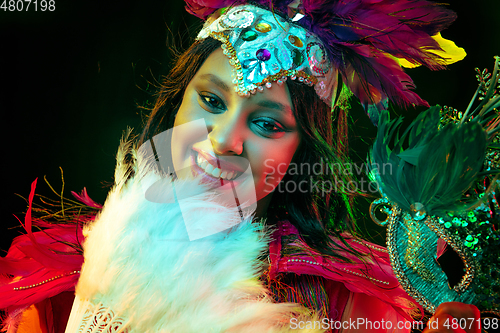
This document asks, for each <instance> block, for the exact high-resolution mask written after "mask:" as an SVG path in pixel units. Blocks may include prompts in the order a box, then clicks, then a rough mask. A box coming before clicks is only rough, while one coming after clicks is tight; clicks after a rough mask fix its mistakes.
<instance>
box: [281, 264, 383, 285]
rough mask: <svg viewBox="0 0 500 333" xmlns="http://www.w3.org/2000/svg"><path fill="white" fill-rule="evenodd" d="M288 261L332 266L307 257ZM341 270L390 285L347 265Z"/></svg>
mask: <svg viewBox="0 0 500 333" xmlns="http://www.w3.org/2000/svg"><path fill="white" fill-rule="evenodd" d="M287 262H302V263H307V264H311V265H317V266H331V265H329V264H321V263H318V262H316V261H312V260H305V259H288V260H287ZM341 270H343V271H345V272H347V273H350V274H353V275H357V276H360V277H364V278H367V279H369V280H371V281H375V282H380V283H383V284H385V285H389V282H387V281H382V280H379V279H375V278H373V277H371V276H367V275H365V274H361V273H357V272H354V271H351V270H349V269H347V268H345V267H343V268H341Z"/></svg>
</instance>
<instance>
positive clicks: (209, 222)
mask: <svg viewBox="0 0 500 333" xmlns="http://www.w3.org/2000/svg"><path fill="white" fill-rule="evenodd" d="M129 148H130V146H129V145H128V144H127V143H123V144H122V147H121V148H120V151H121V152H120V156H121V158H123V156H125V154H124V152H125V151H127V150H129ZM144 151H146V150H144ZM136 156H137V160H136V161H134V164H135V166H134V165H133V166H131V168H136V170H137V172H136V173H135V175H134V176H132V177H131V178H129V179H128V181H127V182H125V183H124V182H123V181H122V179H117V184H116V186H115V188H114V189H113V190H112V191H111V192H110V194H109V196H108V198H107V200H106V203H105V204H104V207H103V209H102V211H101V213H100V215H99V216H98V218H97V219H96V222H95V223H94V224H93V225H92V226H91V227H90V229H89V231H88V233H89V236H88V238H87V239H86V242H85V244H84V256H85V263H84V266H83V269H82V273H81V278H80V280H79V282H78V286H77V289H76V294H77V297H78V298H79V299H80V300H83V303H81V304H87V305H89V304H93V305H94V306H95V308H96V309H97V308H100V307H103V308H105V309H107V310H105V311H107V313H111V311H112V312H113V313H114V314H116V315H117V316H119V317H120V318H123V320H122V321H121V323H122V325H125V326H124V327H123V329H127V330H128V332H181V331H182V332H202V331H204V332H206V331H216V332H288V331H290V328H289V325H290V324H289V323H290V322H289V320H290V318H291V317H292V316H294V317H297V316H304V314H305V313H306V311H305V310H304V309H301V308H299V307H298V306H297V305H295V304H290V303H285V304H274V303H272V301H271V299H270V298H269V297H268V295H267V291H266V289H265V288H264V287H263V286H262V285H261V283H260V282H259V281H258V279H257V277H258V276H259V275H260V273H261V271H260V270H261V267H260V264H259V261H258V259H257V258H258V257H259V256H260V255H261V254H262V252H263V251H264V250H265V249H266V248H267V243H268V241H269V239H268V237H267V236H265V235H264V234H263V233H262V231H261V227H260V226H259V225H257V224H254V223H251V216H246V218H245V221H244V222H242V223H240V224H239V225H237V226H235V227H233V228H231V229H230V230H227V231H226V232H221V233H217V234H214V235H211V236H209V237H205V238H203V239H198V240H195V241H190V240H189V237H188V234H187V231H186V227H185V225H184V222H183V216H186V214H188V215H190V216H191V217H192V219H193V220H198V221H200V225H203V226H205V227H212V226H213V225H220V224H227V225H234V224H235V223H234V222H235V221H241V217H240V216H239V214H238V213H237V212H235V211H234V210H231V209H229V208H227V207H225V206H223V205H221V204H219V203H218V202H217V197H216V196H213V195H209V194H206V195H199V196H197V197H191V198H187V199H184V201H185V202H184V203H183V205H182V210H181V208H180V206H179V204H178V203H177V202H175V200H165V201H168V202H166V203H155V202H151V201H148V200H147V199H146V197H145V190H147V189H148V188H149V186H151V185H152V184H154V183H156V182H157V181H158V180H160V179H161V176H160V175H159V173H158V172H156V168H155V162H154V161H152V162H148V161H146V160H147V157H146V156H143V155H141V154H137V155H136ZM138 166H140V168H139V167H138ZM118 167H120V168H122V169H123V170H125V169H124V165H120V161H118ZM120 174H126V173H124V172H122V171H120ZM164 184H172V186H170V187H168V186H166V187H165V189H164V191H165V193H162V198H166V197H169V198H174V197H175V195H174V194H173V192H172V191H174V190H175V192H176V193H180V192H182V191H184V190H186V191H188V190H189V191H191V188H192V187H197V186H201V185H199V184H198V183H197V181H194V182H193V181H175V182H165V183H164ZM174 188H175V189H174ZM87 301H88V302H89V303H85V302H87ZM77 305H78V304H77ZM77 305H75V307H74V309H75V313H76V312H78V311H77ZM83 313H84V311H83V312H82V315H83ZM96 313H97V312H96ZM74 317H75V318H72V319H70V321H71V322H70V324H69V325H76V326H74V327H80V326H79V325H80V324H82V325H85V324H88V323H89V321H87V322H86V321H85V318H84V317H78V316H76V315H74ZM99 318H100V317H99ZM99 318H97V320H98V319H99ZM308 318H309V317H308ZM309 320H310V319H309ZM89 325H90V324H89ZM316 331H317V330H310V332H316ZM308 332H309V331H308Z"/></svg>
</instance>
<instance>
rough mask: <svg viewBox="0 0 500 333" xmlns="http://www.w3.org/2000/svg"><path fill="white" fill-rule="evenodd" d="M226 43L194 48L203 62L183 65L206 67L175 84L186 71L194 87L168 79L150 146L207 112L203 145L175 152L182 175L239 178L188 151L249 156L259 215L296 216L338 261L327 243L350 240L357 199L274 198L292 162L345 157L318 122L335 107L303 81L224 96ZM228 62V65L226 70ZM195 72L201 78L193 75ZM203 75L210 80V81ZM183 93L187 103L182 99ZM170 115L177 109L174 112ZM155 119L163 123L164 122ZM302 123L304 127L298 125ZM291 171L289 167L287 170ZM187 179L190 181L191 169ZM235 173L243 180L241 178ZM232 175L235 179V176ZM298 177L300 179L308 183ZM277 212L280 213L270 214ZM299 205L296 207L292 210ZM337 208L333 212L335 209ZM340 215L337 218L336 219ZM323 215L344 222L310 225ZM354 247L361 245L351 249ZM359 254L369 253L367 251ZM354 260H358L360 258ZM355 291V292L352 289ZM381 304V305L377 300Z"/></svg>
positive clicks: (312, 240) (308, 237)
mask: <svg viewBox="0 0 500 333" xmlns="http://www.w3.org/2000/svg"><path fill="white" fill-rule="evenodd" d="M200 45H201V46H200ZM218 46H219V43H218V42H216V41H211V40H210V39H205V40H204V41H203V42H201V43H200V44H198V45H197V46H194V47H200V48H201V50H197V51H195V52H192V51H191V55H193V54H194V55H195V56H197V57H199V59H195V60H198V61H197V62H189V61H183V62H182V63H181V64H184V65H186V64H187V65H189V66H191V65H197V66H200V67H199V68H196V70H190V71H189V70H185V69H182V70H181V68H177V72H175V70H174V75H173V77H174V79H175V74H176V73H180V76H181V77H180V81H181V82H184V83H185V85H186V84H187V86H186V87H183V86H182V85H181V86H177V87H175V86H168V84H172V82H167V88H166V89H165V90H164V91H163V92H162V93H163V94H162V96H160V98H159V100H158V102H157V107H156V108H155V111H156V114H155V113H153V115H152V117H151V118H150V123H149V124H148V126H147V128H146V131H145V133H144V134H143V137H142V142H146V141H147V140H148V139H151V138H153V136H154V135H156V134H158V133H159V132H161V131H163V130H166V129H168V128H170V126H171V125H172V122H174V125H182V124H184V123H188V122H189V121H191V120H194V119H198V118H199V116H200V113H203V114H205V112H208V113H207V114H206V115H205V116H204V117H205V119H206V121H207V128H208V130H209V135H208V137H207V138H206V139H205V140H201V141H197V140H194V141H191V142H190V141H187V142H183V144H185V146H183V145H181V147H179V152H178V153H176V151H175V149H174V151H173V152H172V155H173V156H172V158H173V164H174V170H175V171H176V173H178V176H179V173H181V170H182V169H183V168H186V167H187V168H190V169H191V170H190V171H195V172H199V173H205V174H207V175H208V179H209V180H213V179H210V177H211V176H210V175H209V174H212V178H213V177H214V176H215V177H216V179H217V178H219V177H220V178H222V179H224V176H223V175H222V174H223V172H227V174H226V175H225V176H226V177H228V176H229V175H230V172H231V173H233V172H234V171H237V168H235V166H234V165H233V170H231V171H227V170H223V169H222V168H221V169H220V172H221V173H220V174H218V175H216V174H217V173H218V171H217V170H207V169H206V168H208V165H206V164H207V163H204V162H205V161H203V160H201V161H197V162H198V163H199V164H198V167H197V166H194V165H193V163H191V162H192V161H193V160H197V159H198V157H200V155H196V153H193V152H192V151H190V150H188V148H191V147H192V148H193V149H194V151H195V152H198V153H201V158H202V159H203V156H204V153H206V152H207V151H208V150H209V148H210V147H209V146H210V145H212V147H213V151H214V153H215V154H216V155H217V156H220V157H222V158H219V160H221V161H222V163H221V164H222V165H224V164H225V163H224V162H225V160H224V156H231V155H243V157H246V158H247V159H248V161H249V164H250V166H251V168H252V174H253V177H254V178H253V180H254V184H255V186H256V189H255V190H256V198H257V200H258V202H257V214H258V216H267V217H268V218H269V220H272V219H273V217H272V216H269V213H268V212H270V211H273V214H276V215H277V217H276V218H275V219H276V220H279V219H282V218H283V217H284V216H283V215H281V216H280V214H285V213H289V214H290V215H291V217H289V219H290V221H293V222H294V223H295V226H296V228H297V229H298V231H299V232H300V234H301V235H302V236H303V238H304V241H305V242H306V243H307V245H309V246H310V247H311V248H312V249H314V250H317V251H320V252H323V253H324V254H331V255H333V256H337V257H338V256H339V251H333V250H334V249H335V243H334V244H329V245H333V248H331V247H327V246H325V245H326V244H328V236H330V235H332V234H334V235H335V236H337V237H342V236H341V235H340V231H342V228H341V223H342V215H345V212H343V210H346V207H347V204H348V201H349V200H346V199H345V198H343V197H342V193H340V194H334V195H331V197H329V198H326V199H323V198H315V195H317V194H315V193H312V192H309V193H308V194H307V195H309V196H310V199H309V200H307V201H306V203H307V204H311V203H313V208H314V209H308V208H309V207H308V206H307V205H303V206H302V207H301V205H300V203H299V204H297V201H293V199H292V197H293V196H294V194H295V193H287V194H286V195H280V196H277V195H275V194H274V195H272V196H271V194H269V193H271V192H272V190H273V189H274V188H276V186H277V185H278V184H279V182H280V180H281V178H282V177H283V176H284V175H283V173H280V172H277V173H276V171H278V170H279V169H278V166H279V165H281V164H283V163H284V164H285V165H289V164H290V162H295V161H297V162H298V163H299V164H300V163H304V162H306V161H307V162H308V163H310V162H312V161H313V160H311V157H310V156H311V155H312V156H313V157H314V158H316V159H317V158H318V156H323V155H320V152H323V153H327V154H329V155H330V158H331V159H333V160H335V159H336V158H338V157H336V156H335V155H334V154H332V153H331V152H330V151H329V150H328V149H327V145H328V144H332V143H333V141H334V140H333V138H332V136H331V134H330V133H329V132H328V128H329V127H328V126H324V127H321V126H318V125H317V124H321V121H325V120H324V119H325V118H326V124H328V123H329V121H330V117H329V108H328V106H324V105H322V106H320V105H321V104H320V103H321V101H320V100H319V98H318V97H317V96H316V95H315V92H314V91H313V89H312V88H309V89H308V90H307V87H306V88H305V89H304V87H303V86H301V87H300V89H298V87H297V85H299V84H295V83H293V82H292V83H287V85H286V86H285V85H279V84H273V85H271V88H270V89H269V90H264V91H265V92H263V93H257V95H255V96H253V97H251V98H249V99H247V100H246V99H243V98H241V97H240V96H238V95H237V94H236V93H235V92H234V91H230V92H226V93H224V92H223V91H224V90H225V89H223V87H224V86H225V87H226V88H227V87H228V86H231V84H232V80H231V78H230V72H231V67H230V66H229V64H228V63H227V62H224V61H222V59H223V58H224V57H225V56H224V55H223V54H222V52H221V51H216V49H218ZM189 53H190V52H189V51H188V53H187V56H189ZM201 55H203V56H204V57H206V59H203V58H202V56H201ZM221 63H222V64H224V65H222V66H221V65H220V64H221ZM215 67H216V68H217V75H216V73H214V70H213V68H215ZM195 73H196V74H195ZM189 74H191V75H194V76H193V77H188V75H189ZM203 76H205V77H204V78H203ZM174 87H175V88H177V92H176V93H177V96H175V95H173V96H172V95H168V94H172V92H174V93H175V90H172V88H174ZM220 89H222V90H220ZM226 90H227V89H226ZM215 92H217V93H215ZM271 92H272V93H271ZM358 93H359V91H358ZM181 94H182V98H180V97H181V96H180V95H181ZM259 94H260V95H259ZM304 100H312V104H313V105H316V106H317V108H315V109H317V110H318V113H317V114H316V113H315V114H314V115H313V116H310V117H309V119H303V118H306V117H307V116H306V115H305V114H306V112H304V111H302V112H301V111H300V110H299V107H300V105H302V104H301V103H299V102H298V101H304ZM165 102H168V103H171V105H172V106H173V107H172V108H171V109H170V110H168V109H169V108H168V106H167V108H166V109H167V110H163V109H162V107H163V106H164V104H165ZM179 103H180V104H179ZM262 104H264V108H265V109H264V110H262V109H259V110H258V111H255V110H256V106H259V107H262ZM177 106H178V108H177ZM276 106H278V108H276ZM308 106H310V105H308ZM278 109H280V110H278ZM162 111H170V113H165V112H162ZM174 112H176V113H174ZM155 116H156V117H157V118H159V119H156V118H155ZM325 116H326V117H325ZM314 117H318V118H319V119H314ZM162 118H166V119H162ZM276 118H278V119H276ZM311 118H313V119H311ZM159 120H164V121H159ZM169 121H170V124H169ZM298 124H299V125H300V126H298ZM342 125H343V123H342V122H340V126H339V127H340V128H342ZM155 126H159V127H155ZM318 127H319V131H318ZM321 130H324V131H325V133H321ZM318 132H319V133H318ZM320 138H321V139H323V141H326V142H324V143H323V146H321V145H320V146H319V149H318V147H314V146H312V145H311V143H321V141H320V140H319V139H320ZM268 139H272V140H273V148H271V149H267V148H263V147H264V146H263V143H264V141H266V140H268ZM341 144H342V143H341ZM244 148H245V149H246V150H245V149H244ZM313 148H314V149H316V150H315V151H314V154H311V151H310V150H311V149H313ZM339 150H341V149H339ZM308 155H309V156H308ZM176 156H177V157H176ZM205 156H206V155H205ZM341 156H342V155H341ZM271 158H272V159H271ZM308 159H309V160H308ZM205 160H207V161H206V162H211V161H210V158H209V157H208V158H207V157H205ZM269 160H272V162H273V163H276V164H274V165H273V164H271V165H269V164H268V163H265V166H266V167H265V168H262V164H263V162H265V161H269ZM209 164H210V163H209ZM177 165H178V166H177ZM240 167H241V166H240ZM286 169H287V168H286V167H285V168H284V169H283V170H286ZM187 175H188V176H189V172H188V173H187ZM232 176H235V175H234V174H233V175H232ZM230 177H231V176H229V177H228V178H227V179H229V178H230ZM299 177H300V175H299ZM330 177H331V176H330ZM298 179H299V180H300V178H298ZM229 180H231V179H229ZM296 180H297V178H296ZM328 195H330V193H328ZM318 199H320V200H318ZM292 202H293V204H292ZM325 202H326V204H325ZM283 205H287V206H286V210H287V211H284V212H282V211H280V208H281V207H282V206H283ZM304 206H305V207H304ZM269 207H272V208H274V209H270V208H269ZM292 207H296V208H295V209H292ZM332 207H333V209H331V208H332ZM266 213H267V214H266ZM332 214H337V215H336V216H332ZM318 218H321V219H322V220H323V221H328V220H331V221H334V222H338V223H339V225H338V226H330V227H331V229H330V230H331V231H330V232H329V233H327V232H325V228H323V227H320V224H318V223H314V224H312V223H310V222H311V221H315V222H317V221H318ZM292 234H293V232H292ZM352 246H353V243H352V244H351V247H352ZM339 249H343V251H345V253H344V254H341V255H340V256H341V257H345V256H347V254H348V253H349V252H351V253H353V254H355V255H359V253H358V252H357V251H354V250H353V249H350V248H349V246H346V245H344V246H342V245H337V249H335V250H339ZM365 249H366V247H365ZM357 250H358V251H361V249H359V248H358V249H357ZM354 258H355V257H354ZM354 258H353V259H352V260H354ZM312 280H313V281H311V282H310V283H311V285H313V284H316V285H317V286H319V288H320V289H322V287H321V284H324V283H325V282H324V281H318V280H317V279H316V280H315V278H313V279H312ZM320 280H321V279H320ZM365 280H366V279H365ZM290 283H298V284H300V281H291V282H290ZM330 287H331V286H330ZM323 289H324V287H323ZM376 289H377V288H375V287H373V290H376ZM331 290H336V292H337V294H335V295H336V296H337V298H338V300H337V303H338V304H343V306H342V307H341V308H345V306H346V304H347V306H348V307H352V306H353V305H352V304H353V302H355V300H353V298H352V297H351V296H346V294H345V293H344V295H343V296H339V295H340V294H342V290H345V291H347V289H345V287H344V288H343V287H342V286H338V285H337V286H335V288H331V289H329V290H328V291H326V293H327V294H329V295H328V296H332V294H331ZM338 293H340V294H338ZM347 293H349V292H348V291H347ZM276 294H277V296H278V297H277V298H278V300H287V298H286V297H288V296H289V294H287V293H286V292H285V293H280V291H279V290H277V292H276ZM361 294H363V293H361ZM279 296H281V297H285V299H280V298H279ZM349 297H351V298H349ZM302 298H303V296H302ZM330 298H332V297H330ZM341 299H343V300H341ZM288 300H290V299H288ZM363 301H364V300H363V299H357V302H363ZM373 302H377V301H376V300H373ZM338 304H336V305H338ZM377 304H378V303H377ZM311 305H312V307H313V309H315V310H317V311H325V309H324V306H323V307H322V306H321V304H311ZM330 305H331V304H330ZM341 308H337V307H329V308H328V310H327V311H329V315H330V316H331V313H332V312H331V311H332V309H335V310H337V311H338V309H341ZM342 312H344V311H342ZM344 313H348V312H344ZM351 315H352V312H351Z"/></svg>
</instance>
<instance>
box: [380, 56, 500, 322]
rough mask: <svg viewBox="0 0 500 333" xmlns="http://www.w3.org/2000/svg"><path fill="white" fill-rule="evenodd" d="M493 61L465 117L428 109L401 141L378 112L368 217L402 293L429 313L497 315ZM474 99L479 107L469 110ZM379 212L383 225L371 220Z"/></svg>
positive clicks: (499, 166) (498, 126) (499, 267)
mask: <svg viewBox="0 0 500 333" xmlns="http://www.w3.org/2000/svg"><path fill="white" fill-rule="evenodd" d="M499 62H500V58H498V57H496V62H495V69H494V71H493V75H491V74H489V73H487V71H486V70H485V71H484V72H482V73H481V72H478V79H479V81H480V85H479V88H478V90H477V91H476V94H475V96H474V98H473V100H472V102H471V103H470V105H469V107H468V108H467V110H466V111H465V112H457V111H456V110H453V109H451V108H444V109H443V110H440V108H439V107H432V108H430V109H429V110H427V111H426V112H424V113H422V114H420V115H419V116H418V117H417V119H416V120H415V121H414V122H413V123H412V124H411V125H410V127H409V128H408V129H407V130H406V131H405V132H404V133H403V135H401V137H399V136H398V135H397V130H398V127H399V126H400V124H401V119H398V120H389V117H388V114H387V112H384V113H382V117H381V119H380V123H379V132H378V136H377V139H376V142H375V144H374V146H373V149H372V152H371V163H372V167H373V173H372V174H373V175H374V177H375V178H376V180H377V182H378V184H379V187H380V191H381V193H382V194H383V196H384V198H383V199H379V200H376V201H375V202H373V203H372V207H371V214H372V218H373V219H374V220H375V221H376V222H378V223H379V224H382V225H385V224H387V225H388V231H387V245H388V249H389V253H390V256H391V262H392V265H393V268H394V270H395V272H396V275H397V277H398V279H399V280H400V282H401V284H402V286H403V287H404V288H405V290H406V291H407V292H408V293H409V294H410V295H411V296H413V297H414V298H415V299H416V300H417V301H419V302H420V303H421V304H422V305H423V306H424V307H425V308H427V309H428V310H429V311H431V312H434V310H435V308H436V307H437V306H438V305H439V304H440V303H442V302H451V301H459V302H463V303H470V304H474V305H476V306H477V307H478V308H479V309H480V310H481V311H482V312H488V311H489V312H491V313H496V315H499V314H500V313H499V311H500V259H499V256H498V249H499V247H500V232H499V229H498V228H499V222H500V219H499V215H498V214H499V213H500V206H499V204H498V202H499V201H498V200H499V199H500V196H499V194H498V185H499V180H498V177H499V172H500V163H499V158H498V156H499V155H498V154H499V152H498V150H499V149H500V145H499V136H498V131H499V130H500V115H499V113H498V107H499V106H500V95H499V93H498V92H499V90H498V88H499V87H498V86H497V85H498V84H499V78H500V75H499ZM478 95H482V97H481V98H480V99H481V103H480V104H479V106H477V107H476V108H475V109H474V110H473V109H472V105H473V102H474V100H475V99H476V97H477V96H478ZM391 143H393V144H394V145H393V147H392V148H391ZM406 143H407V144H408V146H407V147H406V148H403V144H406ZM381 207H382V211H383V212H385V213H386V214H387V215H388V219H387V220H386V221H384V222H382V221H380V219H379V217H377V209H378V208H381ZM446 251H448V252H451V251H454V252H455V253H456V254H457V255H458V257H459V258H460V261H461V262H462V264H463V271H462V274H461V277H459V279H458V280H457V281H454V279H453V276H452V275H451V274H450V277H448V276H447V274H445V272H444V271H443V269H442V268H441V266H440V265H441V264H443V265H444V264H446V262H443V261H442V260H441V258H440V257H442V255H443V253H445V252H446ZM443 258H444V257H443ZM438 259H440V260H439V261H438ZM497 323H498V319H497ZM485 328H486V327H485Z"/></svg>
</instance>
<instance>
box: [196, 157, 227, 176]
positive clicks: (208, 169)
mask: <svg viewBox="0 0 500 333" xmlns="http://www.w3.org/2000/svg"><path fill="white" fill-rule="evenodd" d="M196 164H198V166H199V167H200V168H202V169H203V170H204V171H205V173H206V174H208V175H210V176H212V177H215V178H222V179H225V180H231V179H233V178H235V177H234V176H235V175H236V173H235V172H234V171H231V172H227V171H221V169H219V168H214V167H213V166H212V164H210V163H208V161H207V160H206V159H204V158H203V157H201V156H200V155H198V157H197V158H196Z"/></svg>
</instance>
